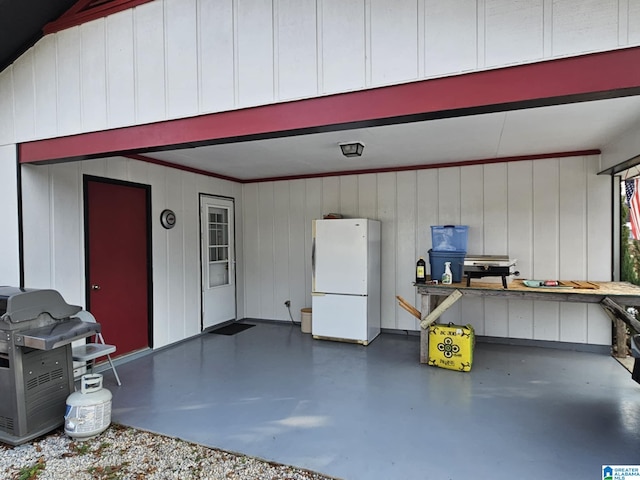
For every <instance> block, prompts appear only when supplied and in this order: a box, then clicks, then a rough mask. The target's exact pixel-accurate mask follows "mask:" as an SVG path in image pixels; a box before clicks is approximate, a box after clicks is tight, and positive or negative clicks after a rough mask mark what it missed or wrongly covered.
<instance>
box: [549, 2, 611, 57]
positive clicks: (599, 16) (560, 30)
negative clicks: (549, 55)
mask: <svg viewBox="0 0 640 480" xmlns="http://www.w3.org/2000/svg"><path fill="white" fill-rule="evenodd" d="M552 29H553V30H552V31H553V33H552V35H553V55H554V56H556V55H570V54H577V53H581V52H586V51H591V50H606V49H610V48H615V47H617V46H618V0H582V1H576V0H555V1H554V2H553V25H552Z"/></svg>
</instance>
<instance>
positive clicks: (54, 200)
mask: <svg viewBox="0 0 640 480" xmlns="http://www.w3.org/2000/svg"><path fill="white" fill-rule="evenodd" d="M0 152H2V149H0ZM0 159H2V157H0ZM3 164H6V163H2V162H0V165H3ZM134 164H135V165H134ZM85 174H90V175H97V176H106V177H107V178H117V179H122V180H126V181H131V182H135V183H143V184H148V185H151V202H152V205H151V209H152V229H151V235H152V255H153V315H154V325H153V330H154V346H155V347H156V348H157V347H162V346H164V345H167V344H168V343H172V342H175V341H178V340H182V339H184V338H187V337H189V336H192V335H195V334H197V333H199V332H200V325H201V323H200V276H201V275H200V258H199V252H200V240H199V239H200V234H199V232H200V223H199V214H198V209H199V199H198V195H199V193H200V192H203V193H208V194H213V195H216V194H217V195H220V194H221V191H222V190H224V191H225V192H232V193H233V192H235V193H236V194H238V195H239V194H240V193H241V191H240V189H235V187H233V186H230V182H226V181H223V180H219V179H213V178H209V177H204V176H201V175H196V174H193V173H190V172H183V171H179V170H174V169H168V168H166V167H162V166H158V165H153V164H149V163H143V162H138V161H135V160H128V159H124V158H121V157H118V158H109V159H96V160H89V161H83V162H74V163H65V164H59V165H51V166H34V165H26V166H23V167H22V180H23V181H22V188H23V207H24V223H23V226H24V239H25V242H24V251H25V284H26V285H28V286H30V287H35V288H46V287H53V288H56V289H59V290H60V292H61V294H62V295H63V296H64V297H65V298H67V299H69V301H72V303H77V304H81V305H84V303H85V298H84V291H85V290H84V288H85V285H84V226H83V222H84V220H83V213H82V212H83V195H82V181H83V175H85ZM165 208H171V209H173V210H174V211H175V212H176V214H177V218H178V222H177V224H176V227H175V228H173V229H171V230H166V229H164V228H162V227H161V226H160V223H159V222H158V221H157V219H158V218H159V216H160V212H161V211H162V210H163V209H165ZM43 226H44V228H43ZM241 231H242V229H240V232H241ZM16 238H17V237H16ZM239 241H242V239H241V238H240V239H239ZM6 258H9V257H8V256H7V257H6ZM0 268H2V266H1V264H0ZM0 272H2V270H0ZM0 274H1V273H0ZM253 277H255V275H253ZM238 278H239V282H241V283H243V282H244V278H243V274H242V272H240V273H239V275H238ZM239 301H240V303H241V304H242V303H243V302H244V298H243V297H241V298H239ZM239 310H240V311H243V310H244V307H243V306H242V307H241V308H239Z"/></svg>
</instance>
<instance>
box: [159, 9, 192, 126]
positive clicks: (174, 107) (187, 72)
mask: <svg viewBox="0 0 640 480" xmlns="http://www.w3.org/2000/svg"><path fill="white" fill-rule="evenodd" d="M164 1H165V16H164V19H165V25H166V35H165V42H166V50H167V51H166V67H167V109H168V112H167V113H168V116H169V118H178V117H186V116H191V115H196V114H197V113H198V56H197V55H198V47H197V31H198V29H197V15H196V0H164Z"/></svg>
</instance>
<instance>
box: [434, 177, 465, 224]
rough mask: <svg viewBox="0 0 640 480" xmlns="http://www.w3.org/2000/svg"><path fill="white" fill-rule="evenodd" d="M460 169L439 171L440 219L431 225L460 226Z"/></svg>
mask: <svg viewBox="0 0 640 480" xmlns="http://www.w3.org/2000/svg"><path fill="white" fill-rule="evenodd" d="M460 191H461V186H460V167H449V168H441V169H438V218H437V219H436V222H434V223H432V224H431V225H460V198H461V194H460Z"/></svg>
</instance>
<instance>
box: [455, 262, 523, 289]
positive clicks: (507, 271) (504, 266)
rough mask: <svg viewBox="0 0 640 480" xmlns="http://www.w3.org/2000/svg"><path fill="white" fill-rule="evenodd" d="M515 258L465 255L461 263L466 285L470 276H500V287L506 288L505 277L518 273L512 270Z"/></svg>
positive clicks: (469, 283) (469, 281)
mask: <svg viewBox="0 0 640 480" xmlns="http://www.w3.org/2000/svg"><path fill="white" fill-rule="evenodd" d="M516 263H517V260H515V259H510V258H509V256H508V255H467V256H466V257H465V258H464V263H463V266H462V268H463V272H464V273H463V275H464V276H465V277H467V287H468V286H470V285H471V279H472V278H482V277H502V287H503V288H507V277H508V276H510V275H516V276H518V275H520V272H518V271H514V270H513V268H514V267H515V266H516Z"/></svg>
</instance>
